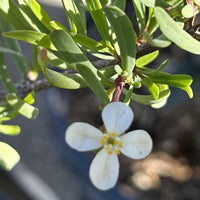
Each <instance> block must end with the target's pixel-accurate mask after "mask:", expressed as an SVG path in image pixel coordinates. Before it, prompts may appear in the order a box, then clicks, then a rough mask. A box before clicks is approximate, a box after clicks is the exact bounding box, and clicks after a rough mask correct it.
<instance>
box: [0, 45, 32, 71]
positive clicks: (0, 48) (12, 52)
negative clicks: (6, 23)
mask: <svg viewBox="0 0 200 200" xmlns="http://www.w3.org/2000/svg"><path fill="white" fill-rule="evenodd" d="M0 53H3V54H7V53H8V54H11V55H15V56H16V57H19V58H20V59H21V60H23V61H24V62H25V63H26V65H27V66H29V68H30V67H31V63H30V62H29V61H28V60H27V59H26V58H25V57H24V56H23V55H22V54H21V53H20V52H19V51H14V50H12V49H9V48H6V47H0Z"/></svg>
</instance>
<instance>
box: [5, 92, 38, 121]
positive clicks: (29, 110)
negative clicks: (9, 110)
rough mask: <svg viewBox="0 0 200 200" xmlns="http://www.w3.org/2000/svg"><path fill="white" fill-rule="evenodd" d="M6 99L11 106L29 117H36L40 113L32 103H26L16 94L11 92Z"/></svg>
mask: <svg viewBox="0 0 200 200" xmlns="http://www.w3.org/2000/svg"><path fill="white" fill-rule="evenodd" d="M6 99H7V101H8V103H9V104H10V106H12V107H13V108H14V109H15V110H16V111H17V112H19V113H20V114H21V115H23V116H24V117H26V118H28V119H34V118H36V117H37V115H38V112H39V111H38V109H37V108H35V107H33V106H31V105H30V104H27V103H25V102H24V101H23V100H21V99H20V98H19V97H17V96H16V95H15V94H12V93H9V94H8V95H7V96H6Z"/></svg>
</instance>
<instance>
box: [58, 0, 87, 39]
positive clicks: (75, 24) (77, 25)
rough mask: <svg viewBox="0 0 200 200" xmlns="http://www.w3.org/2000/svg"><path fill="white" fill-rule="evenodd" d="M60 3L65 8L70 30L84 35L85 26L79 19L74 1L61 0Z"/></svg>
mask: <svg viewBox="0 0 200 200" xmlns="http://www.w3.org/2000/svg"><path fill="white" fill-rule="evenodd" d="M62 3H63V6H64V8H65V12H66V15H67V17H68V21H69V25H70V30H71V32H74V33H80V34H83V35H85V34H86V30H85V26H84V24H83V22H82V20H81V16H80V14H79V10H78V9H77V7H76V4H75V3H74V1H71V0H62Z"/></svg>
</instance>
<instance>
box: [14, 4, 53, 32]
mask: <svg viewBox="0 0 200 200" xmlns="http://www.w3.org/2000/svg"><path fill="white" fill-rule="evenodd" d="M34 2H35V1H34V0H18V3H19V5H20V6H21V8H22V10H23V11H24V13H25V14H26V15H27V16H28V17H29V18H30V19H31V21H32V23H33V24H35V25H36V26H37V27H38V29H39V30H40V31H41V32H43V33H49V30H48V28H49V26H45V25H46V24H45V22H46V18H47V16H48V15H47V14H46V13H45V12H44V10H43V9H42V8H41V7H40V5H39V4H38V5H37V2H36V3H34ZM34 4H36V5H34ZM49 22H50V19H49ZM48 25H49V23H48ZM51 29H52V28H51V27H50V30H51Z"/></svg>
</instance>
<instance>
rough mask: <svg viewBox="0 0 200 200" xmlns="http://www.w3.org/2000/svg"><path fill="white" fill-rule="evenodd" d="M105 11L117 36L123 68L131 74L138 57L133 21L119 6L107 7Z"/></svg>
mask: <svg viewBox="0 0 200 200" xmlns="http://www.w3.org/2000/svg"><path fill="white" fill-rule="evenodd" d="M104 11H105V13H106V16H107V18H108V20H109V21H110V23H111V25H112V27H113V29H114V32H115V34H116V37H117V41H118V44H119V48H120V56H121V61H122V68H123V70H124V71H126V72H128V74H131V73H132V71H133V69H134V66H135V57H136V41H135V36H136V34H135V32H134V30H133V27H132V23H131V22H130V20H129V18H128V16H127V15H126V14H125V13H124V12H123V11H122V10H120V9H119V8H117V7H114V6H113V7H111V6H109V7H105V8H104ZM124 33H126V34H124Z"/></svg>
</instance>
